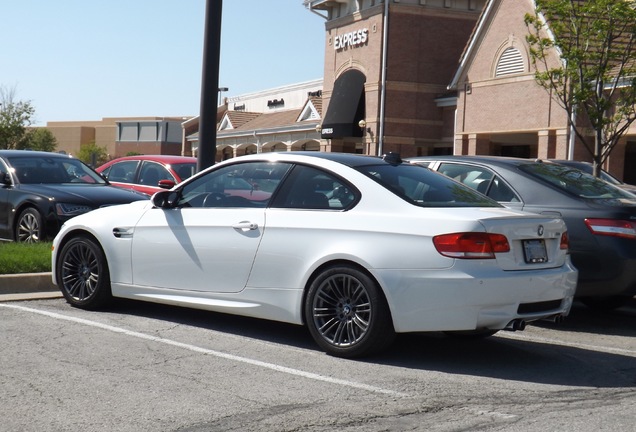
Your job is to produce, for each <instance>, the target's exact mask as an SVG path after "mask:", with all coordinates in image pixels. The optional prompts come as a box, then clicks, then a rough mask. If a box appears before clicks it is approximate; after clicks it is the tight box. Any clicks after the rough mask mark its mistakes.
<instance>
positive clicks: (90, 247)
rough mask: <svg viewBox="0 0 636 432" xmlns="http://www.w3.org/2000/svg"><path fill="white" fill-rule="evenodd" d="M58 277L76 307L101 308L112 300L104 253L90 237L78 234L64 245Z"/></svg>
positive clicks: (58, 265) (68, 298)
mask: <svg viewBox="0 0 636 432" xmlns="http://www.w3.org/2000/svg"><path fill="white" fill-rule="evenodd" d="M56 277H57V284H58V286H59V287H60V289H61V291H62V294H63V295H64V298H65V299H66V301H68V302H69V303H70V304H72V305H73V306H77V307H80V308H82V309H98V308H100V307H103V306H105V305H107V304H108V303H110V301H111V300H112V293H111V288H110V275H109V272H108V263H107V262H106V258H105V256H104V252H103V251H102V249H101V247H100V246H99V245H98V244H97V243H96V242H95V241H94V240H92V239H90V238H88V237H83V236H80V237H75V238H73V239H71V240H69V241H68V242H67V243H66V244H65V245H64V247H63V248H62V251H61V252H60V254H59V256H58V260H57V272H56Z"/></svg>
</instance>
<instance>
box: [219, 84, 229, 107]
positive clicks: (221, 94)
mask: <svg viewBox="0 0 636 432" xmlns="http://www.w3.org/2000/svg"><path fill="white" fill-rule="evenodd" d="M228 90H229V88H227V87H219V106H221V105H222V102H223V92H226V91H228Z"/></svg>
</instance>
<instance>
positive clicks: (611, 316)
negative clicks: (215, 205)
mask: <svg viewBox="0 0 636 432" xmlns="http://www.w3.org/2000/svg"><path fill="white" fill-rule="evenodd" d="M534 325H536V326H539V327H542V328H546V329H556V330H564V331H570V332H582V333H592V334H604V335H608V336H626V337H636V298H632V299H631V300H630V301H629V302H628V303H627V304H626V305H624V306H623V307H621V308H618V309H615V310H608V311H602V310H596V309H591V308H589V307H587V306H585V305H584V304H583V303H580V302H574V305H572V309H571V310H570V315H568V317H567V318H566V319H565V320H564V321H563V322H561V323H558V324H555V323H550V322H547V321H546V322H537V323H534Z"/></svg>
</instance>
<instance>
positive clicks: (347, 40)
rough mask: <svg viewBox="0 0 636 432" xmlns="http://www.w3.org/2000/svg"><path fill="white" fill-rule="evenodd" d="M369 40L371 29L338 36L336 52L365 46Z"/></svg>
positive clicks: (335, 45)
mask: <svg viewBox="0 0 636 432" xmlns="http://www.w3.org/2000/svg"><path fill="white" fill-rule="evenodd" d="M368 39H369V29H366V28H364V29H361V30H356V31H352V32H349V33H345V34H342V35H338V36H336V37H335V41H334V44H333V45H334V48H335V49H336V50H340V49H346V48H348V47H357V46H360V45H363V44H365V43H366V42H367V40H368Z"/></svg>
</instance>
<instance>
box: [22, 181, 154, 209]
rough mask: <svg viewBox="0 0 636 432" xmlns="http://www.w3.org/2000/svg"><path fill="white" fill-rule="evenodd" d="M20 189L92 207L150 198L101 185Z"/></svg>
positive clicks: (69, 185)
mask: <svg viewBox="0 0 636 432" xmlns="http://www.w3.org/2000/svg"><path fill="white" fill-rule="evenodd" d="M19 188H20V190H21V191H24V192H30V193H34V194H37V195H41V196H44V197H50V198H53V199H54V200H55V201H58V202H66V203H74V204H80V203H81V204H86V205H90V206H91V207H100V206H103V205H112V204H126V203H129V202H131V201H139V200H147V199H148V196H146V195H144V194H141V193H139V192H136V191H132V190H128V189H120V188H116V187H114V186H110V185H100V184H77V185H75V184H56V185H48V184H22V185H20V186H19Z"/></svg>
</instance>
